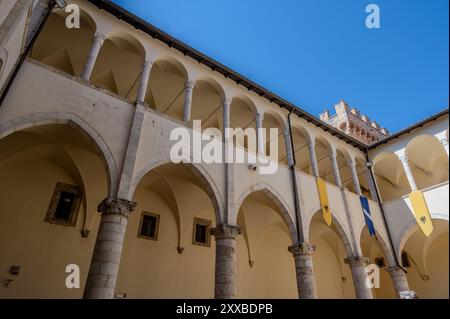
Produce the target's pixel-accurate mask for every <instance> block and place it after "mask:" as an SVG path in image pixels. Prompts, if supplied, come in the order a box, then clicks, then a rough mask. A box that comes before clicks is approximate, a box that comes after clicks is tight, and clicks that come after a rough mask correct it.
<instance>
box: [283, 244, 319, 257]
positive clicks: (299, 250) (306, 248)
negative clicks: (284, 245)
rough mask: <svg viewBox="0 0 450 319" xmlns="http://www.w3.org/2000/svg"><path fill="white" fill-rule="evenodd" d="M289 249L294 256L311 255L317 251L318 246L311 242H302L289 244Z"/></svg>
mask: <svg viewBox="0 0 450 319" xmlns="http://www.w3.org/2000/svg"><path fill="white" fill-rule="evenodd" d="M288 250H289V252H290V253H291V254H292V255H294V256H298V255H310V254H312V253H313V252H315V251H316V246H314V245H312V244H310V243H301V244H297V245H292V246H289V248H288Z"/></svg>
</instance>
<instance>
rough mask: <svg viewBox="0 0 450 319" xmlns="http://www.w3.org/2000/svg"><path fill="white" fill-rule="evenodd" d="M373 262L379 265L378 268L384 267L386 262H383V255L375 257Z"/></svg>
mask: <svg viewBox="0 0 450 319" xmlns="http://www.w3.org/2000/svg"><path fill="white" fill-rule="evenodd" d="M375 264H376V265H377V266H378V267H380V268H382V267H386V263H385V262H384V258H383V257H378V258H375Z"/></svg>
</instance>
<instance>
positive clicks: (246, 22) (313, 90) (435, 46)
mask: <svg viewBox="0 0 450 319" xmlns="http://www.w3.org/2000/svg"><path fill="white" fill-rule="evenodd" d="M115 2H116V3H118V4H119V5H122V6H123V7H125V8H126V9H128V10H129V11H131V12H133V13H134V14H136V15H138V16H140V17H141V18H143V19H145V20H147V21H148V22H150V23H152V24H153V25H155V26H156V27H158V28H160V29H162V30H163V31H165V32H167V33H169V34H171V35H172V36H174V37H175V38H177V39H179V40H181V41H183V42H185V43H186V44H188V45H190V46H192V47H193V48H195V49H197V50H199V51H201V52H203V53H204V54H206V55H208V56H210V57H211V58H213V59H215V60H217V61H219V62H221V63H222V64H224V65H226V66H228V67H230V68H232V69H233V70H235V71H237V72H239V73H241V74H242V75H244V76H246V77H248V78H250V79H251V80H253V81H255V82H256V83H258V84H260V85H262V86H263V87H265V88H266V89H268V90H270V91H272V92H274V93H276V94H278V95H280V96H281V97H283V98H285V99H286V100H288V101H290V102H292V103H294V104H296V105H297V106H299V107H301V108H303V109H304V110H306V111H307V112H310V113H312V114H314V115H317V116H318V114H319V113H320V112H321V111H323V109H325V108H326V107H328V108H330V109H331V110H333V112H334V109H333V105H334V104H335V103H336V102H337V101H338V100H339V99H341V98H343V99H345V100H346V101H347V102H348V103H349V104H350V105H351V106H356V107H358V108H359V109H360V110H361V111H362V112H363V113H366V114H367V115H368V116H369V117H371V118H372V119H375V120H377V121H378V122H379V123H380V124H381V125H383V126H385V127H387V128H388V129H389V130H391V131H392V132H394V131H397V130H400V129H402V128H404V127H406V126H408V125H411V124H413V123H415V122H417V121H419V120H421V119H423V118H426V117H428V116H430V115H432V114H433V113H436V112H438V111H440V110H442V109H444V108H447V107H448V104H449V91H448V86H449V42H448V41H449V34H448V28H449V21H448V12H449V1H448V0H367V1H363V0H340V1H336V0H151V1H148V0H133V1H131V0H115ZM370 3H376V4H378V5H379V7H380V9H381V29H367V28H366V27H365V19H366V16H367V13H365V7H366V5H368V4H370Z"/></svg>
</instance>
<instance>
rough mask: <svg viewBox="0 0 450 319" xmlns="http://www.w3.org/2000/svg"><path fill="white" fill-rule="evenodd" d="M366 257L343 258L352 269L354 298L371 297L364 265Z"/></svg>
mask: <svg viewBox="0 0 450 319" xmlns="http://www.w3.org/2000/svg"><path fill="white" fill-rule="evenodd" d="M368 261H369V259H368V258H364V257H360V256H352V257H348V258H346V259H345V263H346V264H348V265H349V266H350V269H351V271H352V278H353V285H354V286H355V292H356V298H358V299H373V295H372V289H371V288H369V287H367V285H366V283H367V282H368V281H369V278H368V276H367V270H366V265H367V262H368Z"/></svg>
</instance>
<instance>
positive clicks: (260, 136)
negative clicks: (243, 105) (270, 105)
mask: <svg viewBox="0 0 450 319" xmlns="http://www.w3.org/2000/svg"><path fill="white" fill-rule="evenodd" d="M263 120H264V115H263V114H256V115H255V122H256V135H257V141H258V154H266V150H265V144H264V129H263Z"/></svg>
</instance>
